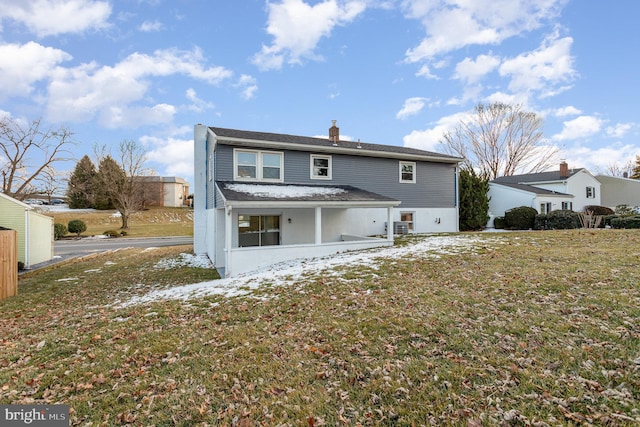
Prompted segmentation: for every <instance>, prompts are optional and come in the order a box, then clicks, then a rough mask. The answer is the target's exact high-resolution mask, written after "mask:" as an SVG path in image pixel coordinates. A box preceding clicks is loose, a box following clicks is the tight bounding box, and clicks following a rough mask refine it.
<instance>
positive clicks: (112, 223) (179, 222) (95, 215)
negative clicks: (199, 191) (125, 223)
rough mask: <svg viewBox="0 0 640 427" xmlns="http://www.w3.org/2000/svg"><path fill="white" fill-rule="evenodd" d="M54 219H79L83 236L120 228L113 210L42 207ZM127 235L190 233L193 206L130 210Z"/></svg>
mask: <svg viewBox="0 0 640 427" xmlns="http://www.w3.org/2000/svg"><path fill="white" fill-rule="evenodd" d="M42 213H43V214H45V215H48V216H51V217H53V221H54V222H55V223H60V224H64V225H67V224H69V221H72V220H76V219H79V220H81V221H83V222H84V223H85V224H86V225H87V231H85V232H84V233H82V235H83V236H91V235H100V234H104V232H105V231H110V230H113V231H121V230H120V227H121V226H122V219H121V218H120V215H119V214H118V212H116V211H112V210H110V211H93V210H91V211H89V212H85V211H83V210H73V209H64V210H51V211H43V212H42ZM125 231H126V233H127V237H157V236H193V210H192V209H190V208H165V207H163V208H156V207H153V208H150V209H146V210H143V211H139V212H134V213H133V214H131V217H130V218H129V229H127V230H125Z"/></svg>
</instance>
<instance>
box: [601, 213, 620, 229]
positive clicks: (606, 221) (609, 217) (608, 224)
mask: <svg viewBox="0 0 640 427" xmlns="http://www.w3.org/2000/svg"><path fill="white" fill-rule="evenodd" d="M614 218H620V215H617V214H614V215H607V216H605V217H604V218H602V222H603V224H604V227H612V226H611V221H612V220H613V219H614Z"/></svg>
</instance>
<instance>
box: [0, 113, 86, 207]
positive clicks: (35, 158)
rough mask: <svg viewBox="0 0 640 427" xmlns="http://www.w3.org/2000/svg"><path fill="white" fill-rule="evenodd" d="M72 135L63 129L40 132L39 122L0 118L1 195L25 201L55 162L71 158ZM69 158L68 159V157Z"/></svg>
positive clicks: (73, 143) (41, 129)
mask: <svg viewBox="0 0 640 427" xmlns="http://www.w3.org/2000/svg"><path fill="white" fill-rule="evenodd" d="M72 136H73V132H71V131H70V130H69V129H67V128H65V127H60V128H58V129H53V128H46V129H43V128H42V123H41V119H36V120H33V121H31V122H28V123H26V124H22V123H21V122H20V121H18V120H15V119H13V118H11V117H3V118H0V167H1V170H2V192H3V193H5V194H7V195H9V196H11V197H14V198H16V199H18V200H24V199H26V198H27V197H29V195H30V194H32V193H33V192H34V191H35V181H37V179H38V178H39V177H42V175H43V174H46V173H48V171H50V170H52V165H53V163H55V162H60V161H66V160H69V159H70V158H71V152H70V151H69V150H68V148H67V147H68V146H69V145H75V142H74V141H73V140H72ZM67 156H69V157H67Z"/></svg>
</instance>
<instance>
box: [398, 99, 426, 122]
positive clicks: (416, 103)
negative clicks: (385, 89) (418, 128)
mask: <svg viewBox="0 0 640 427" xmlns="http://www.w3.org/2000/svg"><path fill="white" fill-rule="evenodd" d="M428 100H429V99H428V98H421V97H413V98H409V99H406V100H405V101H404V105H403V106H402V110H400V111H398V113H397V114H396V118H397V119H406V118H407V117H410V116H415V115H416V114H418V113H419V112H420V111H422V109H423V108H424V105H425V103H426V102H427V101H428Z"/></svg>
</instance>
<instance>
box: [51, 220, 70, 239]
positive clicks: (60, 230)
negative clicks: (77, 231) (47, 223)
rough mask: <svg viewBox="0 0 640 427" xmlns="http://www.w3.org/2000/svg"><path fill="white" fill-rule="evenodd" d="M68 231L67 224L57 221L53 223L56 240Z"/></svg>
mask: <svg viewBox="0 0 640 427" xmlns="http://www.w3.org/2000/svg"><path fill="white" fill-rule="evenodd" d="M67 233H68V230H67V226H66V225H64V224H60V223H59V222H56V223H55V224H53V238H54V239H55V240H59V239H62V238H63V237H64V236H65V235H66V234H67Z"/></svg>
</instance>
